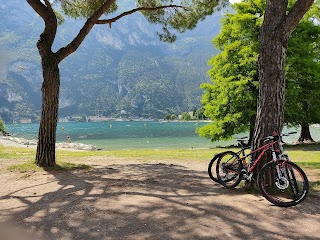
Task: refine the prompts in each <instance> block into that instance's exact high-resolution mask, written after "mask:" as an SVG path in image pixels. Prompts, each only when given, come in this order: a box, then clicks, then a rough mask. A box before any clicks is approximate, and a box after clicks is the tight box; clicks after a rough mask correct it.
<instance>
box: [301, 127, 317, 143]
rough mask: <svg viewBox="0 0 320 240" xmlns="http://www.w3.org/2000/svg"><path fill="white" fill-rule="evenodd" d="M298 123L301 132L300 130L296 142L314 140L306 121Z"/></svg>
mask: <svg viewBox="0 0 320 240" xmlns="http://www.w3.org/2000/svg"><path fill="white" fill-rule="evenodd" d="M300 125H301V132H300V137H299V139H298V143H303V142H314V140H313V139H312V137H311V133H310V129H309V124H308V123H306V122H303V123H301V124H300Z"/></svg>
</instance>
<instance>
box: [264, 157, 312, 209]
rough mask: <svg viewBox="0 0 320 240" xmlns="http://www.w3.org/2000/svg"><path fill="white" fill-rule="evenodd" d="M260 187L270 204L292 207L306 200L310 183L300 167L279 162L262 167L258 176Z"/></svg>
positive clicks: (290, 163) (287, 162) (291, 163)
mask: <svg viewBox="0 0 320 240" xmlns="http://www.w3.org/2000/svg"><path fill="white" fill-rule="evenodd" d="M258 187H259V190H260V192H261V193H262V195H263V196H264V197H265V198H266V199H267V200H268V201H269V202H271V203H273V204H275V205H277V206H279V207H291V206H294V205H297V204H298V203H300V202H302V201H303V200H304V199H305V197H306V196H307V194H308V191H309V181H308V178H307V176H306V174H305V173H304V172H303V170H302V169H301V168H300V167H299V166H298V165H296V164H295V163H293V162H289V161H284V160H278V161H276V162H273V161H272V162H269V163H267V164H266V165H264V166H263V167H262V169H261V170H260V172H259V175H258Z"/></svg>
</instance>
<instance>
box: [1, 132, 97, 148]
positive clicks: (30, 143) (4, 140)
mask: <svg viewBox="0 0 320 240" xmlns="http://www.w3.org/2000/svg"><path fill="white" fill-rule="evenodd" d="M0 144H1V145H3V146H10V147H24V148H31V149H36V148H37V140H35V139H33V140H28V139H24V138H18V137H12V136H3V135H0ZM56 149H63V150H85V151H99V150H102V149H101V148H99V147H97V146H93V145H90V144H83V143H63V142H57V143H56Z"/></svg>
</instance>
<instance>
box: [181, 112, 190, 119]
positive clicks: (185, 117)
mask: <svg viewBox="0 0 320 240" xmlns="http://www.w3.org/2000/svg"><path fill="white" fill-rule="evenodd" d="M182 119H183V120H185V121H190V120H191V116H190V114H189V113H187V112H183V113H182Z"/></svg>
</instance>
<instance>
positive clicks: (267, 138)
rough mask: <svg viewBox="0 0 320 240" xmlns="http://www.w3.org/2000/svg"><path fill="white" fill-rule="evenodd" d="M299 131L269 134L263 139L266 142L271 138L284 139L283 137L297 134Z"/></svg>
mask: <svg viewBox="0 0 320 240" xmlns="http://www.w3.org/2000/svg"><path fill="white" fill-rule="evenodd" d="M295 133H297V132H288V133H282V135H275V136H267V137H265V138H264V139H263V141H264V142H266V141H270V140H278V139H279V138H280V139H281V141H282V137H284V136H289V135H290V134H295Z"/></svg>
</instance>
